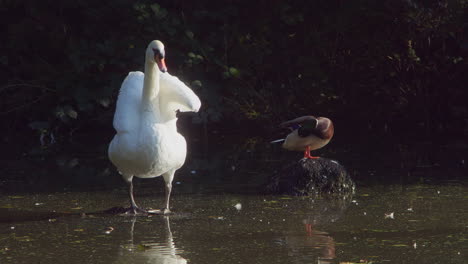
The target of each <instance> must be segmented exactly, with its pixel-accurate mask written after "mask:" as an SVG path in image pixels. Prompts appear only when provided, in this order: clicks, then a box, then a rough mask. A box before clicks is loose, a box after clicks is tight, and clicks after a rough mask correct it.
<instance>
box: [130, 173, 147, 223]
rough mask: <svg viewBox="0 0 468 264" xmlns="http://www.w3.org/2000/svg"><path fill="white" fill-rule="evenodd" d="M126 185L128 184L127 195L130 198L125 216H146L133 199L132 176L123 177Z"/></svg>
mask: <svg viewBox="0 0 468 264" xmlns="http://www.w3.org/2000/svg"><path fill="white" fill-rule="evenodd" d="M124 178H125V180H126V182H127V184H128V194H129V196H130V208H128V210H127V212H126V213H127V214H139V213H140V214H146V213H148V212H146V210H144V209H141V208H139V207H138V205H137V204H136V202H135V198H134V197H133V181H132V179H133V176H131V177H124Z"/></svg>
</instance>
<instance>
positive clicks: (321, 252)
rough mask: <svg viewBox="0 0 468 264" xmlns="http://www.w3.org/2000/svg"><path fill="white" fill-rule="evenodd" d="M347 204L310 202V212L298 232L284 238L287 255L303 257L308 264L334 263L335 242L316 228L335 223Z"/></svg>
mask: <svg viewBox="0 0 468 264" xmlns="http://www.w3.org/2000/svg"><path fill="white" fill-rule="evenodd" d="M349 203H350V202H349V201H347V200H340V199H336V200H334V199H332V200H318V201H312V204H311V208H310V211H309V212H308V213H307V215H304V217H303V218H302V222H301V223H300V226H301V227H300V230H299V232H297V229H295V231H294V232H290V233H288V234H286V236H285V238H284V240H285V243H286V245H287V247H288V254H289V255H290V256H294V257H297V258H301V259H302V260H303V258H304V257H305V258H307V259H308V260H307V261H313V262H310V263H317V264H331V263H336V260H335V258H336V254H335V251H336V248H335V247H336V243H335V240H334V239H333V237H332V236H331V235H329V234H328V233H327V232H324V231H321V230H318V229H317V226H323V225H327V224H331V223H334V222H336V221H337V220H338V219H339V218H340V217H341V216H342V215H343V213H344V211H345V210H346V208H347V207H348V205H349ZM298 224H299V223H298ZM307 256H308V257H307Z"/></svg>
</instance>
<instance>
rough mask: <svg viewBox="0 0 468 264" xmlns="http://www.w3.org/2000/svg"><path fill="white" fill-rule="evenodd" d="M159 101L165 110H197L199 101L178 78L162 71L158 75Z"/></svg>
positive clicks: (199, 104) (199, 105)
mask: <svg viewBox="0 0 468 264" xmlns="http://www.w3.org/2000/svg"><path fill="white" fill-rule="evenodd" d="M159 93H160V96H159V103H160V105H161V109H164V110H167V111H173V112H175V111H177V110H179V111H181V112H198V110H199V109H200V107H201V102H200V99H199V98H198V96H197V95H196V94H195V93H194V92H193V91H192V89H190V88H189V87H188V86H187V85H185V83H183V82H182V81H181V80H179V78H177V77H175V76H172V75H170V74H169V73H167V72H166V73H162V74H161V77H160V90H159Z"/></svg>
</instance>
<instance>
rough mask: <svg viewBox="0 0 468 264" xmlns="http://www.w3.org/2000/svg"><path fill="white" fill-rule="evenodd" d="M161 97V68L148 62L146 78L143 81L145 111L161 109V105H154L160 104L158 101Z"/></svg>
mask: <svg viewBox="0 0 468 264" xmlns="http://www.w3.org/2000/svg"><path fill="white" fill-rule="evenodd" d="M158 95H159V68H158V65H157V64H156V63H152V62H148V61H147V62H146V63H145V77H144V81H143V94H142V97H143V98H142V102H143V105H144V108H145V109H148V107H149V109H148V110H150V109H151V108H153V107H159V105H153V104H154V103H156V104H159V102H158V100H155V99H157V97H158Z"/></svg>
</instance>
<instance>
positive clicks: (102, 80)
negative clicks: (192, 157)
mask: <svg viewBox="0 0 468 264" xmlns="http://www.w3.org/2000/svg"><path fill="white" fill-rule="evenodd" d="M467 11H468V2H467V1H465V0H451V1H449V0H441V1H412V0H406V1H403V0H399V1H377V2H376V1H366V0H358V1H342V0H332V1H329V0H326V1H322V0H317V1H214V2H213V1H127V0H113V1H83V0H79V1H58V2H57V1H50V0H44V1H32V0H31V1H28V0H22V1H12V0H10V1H9V0H2V1H0V20H1V22H2V23H1V26H0V28H2V32H5V33H4V38H3V39H2V41H1V42H0V47H1V50H2V53H1V54H0V67H2V70H1V74H2V78H1V80H2V83H1V85H0V96H1V101H0V102H1V103H0V116H1V120H2V127H3V129H2V135H1V137H2V138H1V140H2V142H3V143H4V145H5V146H13V147H14V148H13V150H12V149H11V148H4V150H3V151H2V153H3V155H2V156H3V157H8V158H11V159H14V158H17V157H24V155H26V156H28V155H35V154H38V153H39V154H38V155H40V157H42V158H43V157H46V156H44V155H47V154H48V153H49V154H50V153H55V152H59V151H64V150H63V146H65V145H67V144H68V143H75V144H76V145H78V146H79V147H80V148H82V149H86V150H87V151H91V152H93V151H94V152H95V153H105V150H106V147H107V144H108V142H109V140H110V138H111V137H112V134H113V133H114V132H113V129H112V126H111V124H112V117H113V112H114V108H115V100H116V98H117V93H118V90H119V88H120V84H121V82H122V81H123V79H124V78H125V76H126V75H127V73H128V72H129V71H135V70H143V62H144V51H145V48H146V46H147V44H148V43H149V42H150V41H151V40H153V39H159V40H162V41H163V42H164V43H165V44H166V54H167V58H166V61H167V65H168V68H169V72H170V73H171V74H173V75H176V76H178V77H179V78H180V79H182V80H183V81H184V82H185V83H187V84H188V85H189V86H190V87H192V88H193V90H194V91H195V92H196V93H197V94H198V95H199V97H200V98H201V100H202V105H203V107H202V109H201V111H200V113H199V114H198V115H196V116H189V118H187V119H188V120H192V122H193V126H195V127H199V129H200V130H201V131H204V132H202V133H200V134H201V135H203V134H205V135H206V134H209V133H211V132H213V131H214V130H224V131H234V129H237V128H240V129H241V130H242V128H245V129H247V127H248V126H251V125H252V124H255V128H256V129H255V130H256V131H257V132H254V133H264V131H272V130H273V129H274V128H275V127H276V126H277V124H278V123H279V122H280V121H282V120H285V119H288V118H293V117H296V116H299V115H306V114H315V115H320V116H329V117H331V118H332V119H333V120H334V121H335V123H336V127H337V131H338V132H337V133H340V134H342V135H349V136H351V137H353V136H355V135H359V136H360V137H363V136H366V135H370V134H372V135H377V136H388V135H391V136H392V137H394V136H404V137H406V136H412V137H415V138H418V139H431V140H433V139H434V137H435V136H437V135H443V137H441V139H442V140H445V139H447V138H448V137H449V136H466V134H467V132H468V131H467V129H468V127H467V118H468V106H467V104H466V99H465V98H467V95H468V90H467V89H466V84H467V78H466V69H467V68H468V67H467V64H468V62H467V60H466V54H467V52H468V24H467V23H468V16H467V14H468V12H467ZM236 131H237V130H236ZM18 142H21V144H18ZM5 150H7V151H5ZM66 151H68V152H70V149H68V150H66ZM102 155H103V154H102ZM71 160H73V159H71ZM64 162H65V161H64ZM66 162H70V160H66Z"/></svg>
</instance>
